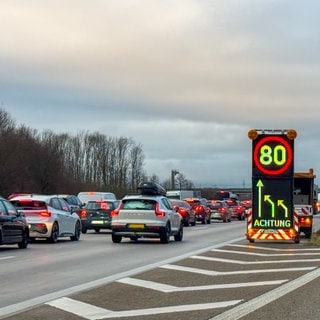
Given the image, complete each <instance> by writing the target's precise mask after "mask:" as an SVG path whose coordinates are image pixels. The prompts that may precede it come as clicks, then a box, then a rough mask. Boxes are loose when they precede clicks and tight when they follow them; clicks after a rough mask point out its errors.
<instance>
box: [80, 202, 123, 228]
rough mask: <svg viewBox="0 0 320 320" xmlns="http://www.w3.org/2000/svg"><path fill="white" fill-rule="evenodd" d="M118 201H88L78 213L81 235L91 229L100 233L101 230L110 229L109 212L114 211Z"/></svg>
mask: <svg viewBox="0 0 320 320" xmlns="http://www.w3.org/2000/svg"><path fill="white" fill-rule="evenodd" d="M119 203H120V201H119V200H97V201H88V202H87V203H86V205H85V206H84V207H83V208H82V209H81V211H80V218H81V224H82V233H87V230H90V229H93V230H95V232H100V230H101V229H111V212H112V211H113V210H115V209H116V208H117V207H118V205H119Z"/></svg>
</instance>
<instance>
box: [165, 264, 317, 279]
mask: <svg viewBox="0 0 320 320" xmlns="http://www.w3.org/2000/svg"><path fill="white" fill-rule="evenodd" d="M159 268H163V269H169V270H176V271H185V272H191V273H198V274H203V275H207V276H223V275H237V274H254V273H269V272H291V271H292V272H293V271H305V270H314V269H316V268H317V267H302V268H281V269H257V270H238V271H225V272H220V271H214V270H206V269H199V268H190V267H183V266H178V265H173V264H166V265H163V266H160V267H159Z"/></svg>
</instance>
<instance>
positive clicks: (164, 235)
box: [160, 224, 170, 243]
mask: <svg viewBox="0 0 320 320" xmlns="http://www.w3.org/2000/svg"><path fill="white" fill-rule="evenodd" d="M160 241H161V243H169V241H170V225H169V224H167V225H166V228H165V230H164V231H163V232H162V234H160Z"/></svg>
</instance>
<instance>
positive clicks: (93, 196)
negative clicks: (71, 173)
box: [78, 191, 117, 204]
mask: <svg viewBox="0 0 320 320" xmlns="http://www.w3.org/2000/svg"><path fill="white" fill-rule="evenodd" d="M78 198H79V199H80V201H81V202H82V204H86V203H87V202H88V201H97V200H117V198H116V196H115V194H114V193H112V192H100V191H85V192H79V193H78Z"/></svg>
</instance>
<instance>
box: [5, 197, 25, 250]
mask: <svg viewBox="0 0 320 320" xmlns="http://www.w3.org/2000/svg"><path fill="white" fill-rule="evenodd" d="M28 243H29V226H28V223H27V220H26V218H25V217H24V216H23V214H21V213H19V212H18V210H17V209H16V208H15V207H14V206H13V205H12V203H11V202H10V201H9V200H7V199H5V198H3V197H0V245H7V244H8V245H11V244H17V245H18V247H19V248H20V249H26V248H27V247H28Z"/></svg>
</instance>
